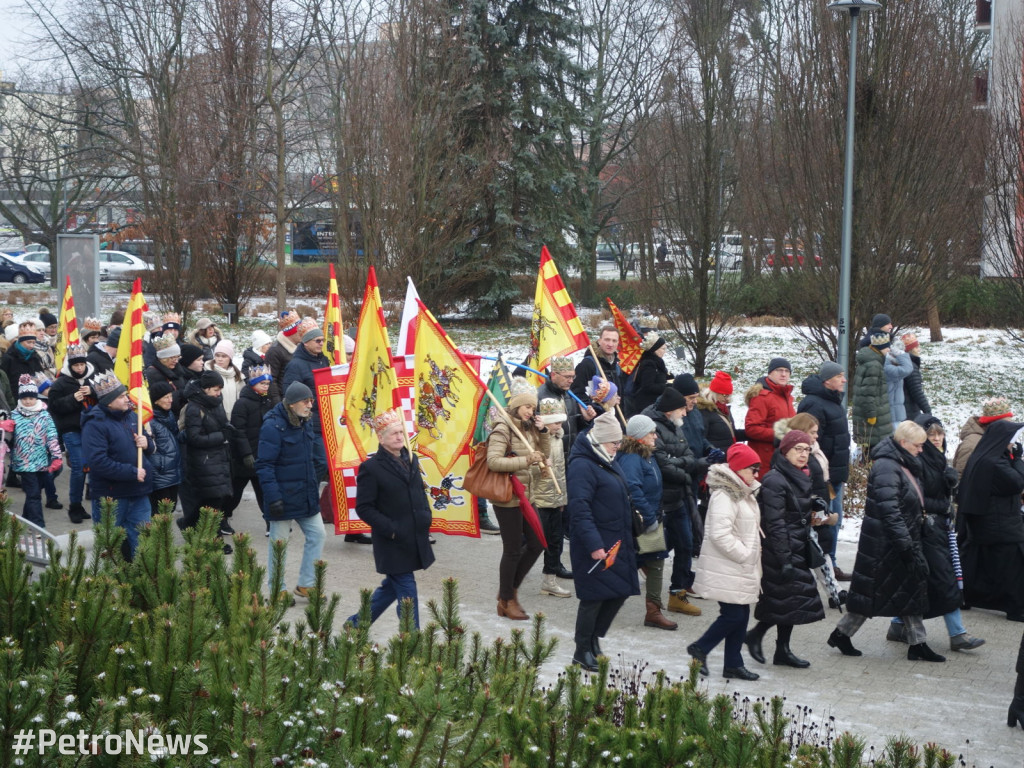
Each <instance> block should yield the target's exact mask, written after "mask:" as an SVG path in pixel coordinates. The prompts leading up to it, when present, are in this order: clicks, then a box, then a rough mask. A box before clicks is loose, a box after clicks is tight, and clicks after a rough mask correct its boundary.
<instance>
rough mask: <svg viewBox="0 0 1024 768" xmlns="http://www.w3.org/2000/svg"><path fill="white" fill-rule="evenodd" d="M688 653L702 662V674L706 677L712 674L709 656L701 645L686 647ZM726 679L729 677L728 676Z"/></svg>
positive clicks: (694, 644)
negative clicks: (709, 668)
mask: <svg viewBox="0 0 1024 768" xmlns="http://www.w3.org/2000/svg"><path fill="white" fill-rule="evenodd" d="M686 652H687V653H688V654H690V655H691V656H692V657H693V658H695V659H696V660H697V661H699V662H700V673H701V674H702V675H704V677H707V676H708V675H709V674H711V673H710V672H708V655H707V654H706V653H704V651H702V650H701V648H700V646H699V645H697V644H696V643H690V645H688V646H686ZM726 677H729V675H726Z"/></svg>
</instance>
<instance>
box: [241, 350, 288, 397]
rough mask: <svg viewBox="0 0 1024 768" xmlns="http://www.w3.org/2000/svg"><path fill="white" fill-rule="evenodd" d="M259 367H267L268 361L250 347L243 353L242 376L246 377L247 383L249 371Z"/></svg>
mask: <svg viewBox="0 0 1024 768" xmlns="http://www.w3.org/2000/svg"><path fill="white" fill-rule="evenodd" d="M257 365H267V361H266V359H265V358H264V357H263V356H262V355H261V354H260V353H259V352H257V351H256V350H255V349H253V348H252V347H249V348H248V349H247V350H245V352H243V353H242V376H244V377H245V381H246V382H247V383H248V381H249V371H251V370H252V369H253V368H254V367H255V366H257ZM271 388H273V387H271ZM278 399H280V398H278Z"/></svg>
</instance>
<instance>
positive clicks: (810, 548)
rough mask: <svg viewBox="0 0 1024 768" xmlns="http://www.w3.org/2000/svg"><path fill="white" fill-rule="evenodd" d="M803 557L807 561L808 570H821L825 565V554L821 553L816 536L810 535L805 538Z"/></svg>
mask: <svg viewBox="0 0 1024 768" xmlns="http://www.w3.org/2000/svg"><path fill="white" fill-rule="evenodd" d="M804 556H805V557H806V559H807V567H808V568H821V567H822V566H823V565H824V564H825V553H824V552H822V551H821V545H820V544H819V543H818V537H817V536H814V535H813V534H811V535H809V536H808V537H807V544H806V551H805V553H804Z"/></svg>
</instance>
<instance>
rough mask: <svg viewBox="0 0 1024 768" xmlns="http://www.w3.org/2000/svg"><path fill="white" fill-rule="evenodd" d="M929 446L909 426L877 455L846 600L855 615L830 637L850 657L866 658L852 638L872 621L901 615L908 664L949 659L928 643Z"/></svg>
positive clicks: (901, 426)
mask: <svg viewBox="0 0 1024 768" xmlns="http://www.w3.org/2000/svg"><path fill="white" fill-rule="evenodd" d="M925 442H927V436H926V434H925V431H924V430H923V429H922V428H921V427H920V426H919V425H917V424H915V423H914V422H912V421H903V422H900V424H899V425H898V426H897V427H896V431H895V432H894V433H893V435H892V436H891V437H887V438H885V439H884V440H882V441H881V442H880V443H878V445H876V446H875V447H874V448H873V449H872V451H871V458H872V460H873V461H874V464H873V465H872V467H871V473H870V474H869V475H868V493H867V503H866V504H865V505H864V523H863V525H862V527H861V531H860V542H859V543H858V545H857V559H856V561H855V564H854V567H853V578H852V579H851V581H850V596H849V597H848V598H847V601H846V605H847V608H848V609H849V611H848V612H847V613H846V614H845V615H844V616H843V617H842V618H841V619H840V620H839V624H838V625H836V628H835V630H833V632H832V634H831V635H830V636H829V638H828V644H829V645H830V646H832V647H833V648H838V649H839V650H840V651H841V652H842V653H843V655H844V656H861V655H862V654H861V652H860V651H858V650H857V649H856V648H854V647H853V643H852V642H851V641H850V638H851V637H853V635H854V634H855V633H856V632H857V630H858V629H860V628H861V626H863V624H864V622H865V621H866V620H867V619H868V618H869V617H871V616H899V617H900V618H901V619H902V620H903V624H904V625H905V631H906V636H907V643H908V644H909V645H910V648H909V649H907V658H908V659H910V660H911V661H945V660H946V658H945V656H940V655H939V654H937V653H935V652H934V651H933V650H932V649H931V648H929V647H928V644H927V643H926V642H925V629H924V620H923V616H924V614H925V613H927V611H928V562H927V559H926V558H925V555H924V551H923V550H922V548H921V526H922V520H923V514H922V507H923V503H924V492H923V491H922V489H921V484H920V480H919V477H920V475H921V461H920V460H919V458H918V457H919V456H920V454H921V451H922V449H923V448H924V444H925Z"/></svg>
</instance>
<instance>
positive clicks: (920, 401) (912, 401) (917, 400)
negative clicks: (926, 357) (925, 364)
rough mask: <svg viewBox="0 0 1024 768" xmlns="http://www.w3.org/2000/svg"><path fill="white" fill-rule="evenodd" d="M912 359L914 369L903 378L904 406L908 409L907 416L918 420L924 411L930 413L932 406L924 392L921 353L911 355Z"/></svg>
mask: <svg viewBox="0 0 1024 768" xmlns="http://www.w3.org/2000/svg"><path fill="white" fill-rule="evenodd" d="M910 361H911V362H912V363H913V364H914V370H912V371H911V372H910V375H909V376H907V378H905V379H904V380H903V407H904V408H906V409H907V418H908V419H910V420H911V421H917V417H918V416H920V415H921V414H922V413H923V414H929V415H930V414H931V412H932V406H931V403H929V402H928V398H927V397H926V396H925V394H924V381H923V380H922V379H921V357H920V355H911V356H910Z"/></svg>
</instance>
